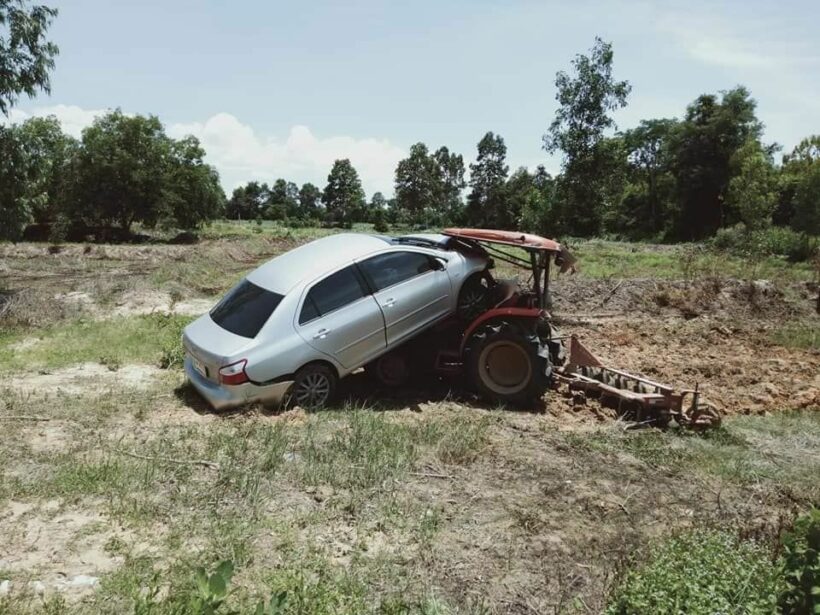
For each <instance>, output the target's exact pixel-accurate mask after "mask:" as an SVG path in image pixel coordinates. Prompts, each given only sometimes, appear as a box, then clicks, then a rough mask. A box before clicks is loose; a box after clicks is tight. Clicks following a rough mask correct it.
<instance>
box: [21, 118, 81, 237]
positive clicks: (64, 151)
mask: <svg viewBox="0 0 820 615" xmlns="http://www.w3.org/2000/svg"><path fill="white" fill-rule="evenodd" d="M19 134H20V138H21V143H22V146H23V147H24V149H25V151H26V158H27V165H28V171H27V182H26V194H27V198H28V200H29V203H30V205H31V214H32V217H33V219H34V221H35V222H37V223H38V224H52V223H54V222H55V221H56V219H57V217H58V216H59V215H61V214H62V213H63V212H64V211H65V210H66V206H67V204H66V194H67V193H69V191H70V190H71V181H72V179H73V174H74V168H73V162H74V157H75V156H76V155H77V152H78V150H79V143H78V142H77V140H76V139H74V138H72V137H70V136H68V135H66V134H65V133H64V132H63V130H62V127H61V126H60V122H59V121H58V120H57V118H56V117H54V116H49V117H44V118H43V117H33V118H30V119H28V120H26V121H25V122H23V124H22V125H21V126H20V130H19Z"/></svg>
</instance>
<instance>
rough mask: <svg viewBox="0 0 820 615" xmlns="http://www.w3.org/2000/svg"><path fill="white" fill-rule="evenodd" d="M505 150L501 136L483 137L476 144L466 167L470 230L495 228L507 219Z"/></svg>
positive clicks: (489, 135)
mask: <svg viewBox="0 0 820 615" xmlns="http://www.w3.org/2000/svg"><path fill="white" fill-rule="evenodd" d="M506 159H507V146H506V145H505V144H504V139H503V138H501V135H495V134H493V133H492V132H488V133H487V134H485V135H484V136H483V137H482V138H481V141H479V142H478V157H477V158H476V161H475V163H471V164H470V182H469V185H470V189H471V190H470V194H468V195H467V211H466V216H467V221H468V223H469V224H471V225H473V226H489V227H494V226H498V225H499V223H500V222H501V221H502V220H504V219H506V218H507V217H508V216H507V215H506V214H505V213H504V212H503V210H504V208H505V205H506V204H505V196H504V187H505V185H506V182H507V173H508V171H509V167H508V166H507V164H506Z"/></svg>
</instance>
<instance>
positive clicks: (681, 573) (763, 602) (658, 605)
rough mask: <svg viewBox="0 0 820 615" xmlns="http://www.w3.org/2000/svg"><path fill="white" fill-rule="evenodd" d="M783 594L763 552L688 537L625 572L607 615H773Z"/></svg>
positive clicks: (707, 535) (716, 535)
mask: <svg viewBox="0 0 820 615" xmlns="http://www.w3.org/2000/svg"><path fill="white" fill-rule="evenodd" d="M782 588H783V580H782V573H781V570H780V568H779V566H777V565H775V564H773V563H772V561H771V558H770V557H769V555H768V553H767V552H766V550H765V549H763V548H762V547H761V546H759V545H757V544H756V543H753V542H742V541H740V540H739V539H737V538H736V537H734V536H733V535H731V534H728V533H726V532H721V531H704V530H699V531H690V532H686V533H683V534H680V535H678V536H675V537H673V538H671V539H668V540H667V541H665V542H663V543H661V544H659V545H658V546H657V548H655V549H653V550H652V552H651V555H650V557H649V559H648V560H647V561H646V562H645V563H644V564H643V565H642V566H640V567H638V568H636V569H634V570H631V571H629V572H628V573H627V574H626V576H625V577H624V578H623V580H622V583H621V584H620V586H619V587H618V588H617V589H616V590H615V592H614V594H613V596H612V599H611V602H610V605H609V607H608V608H607V611H606V613H608V614H609V615H626V614H630V615H631V614H635V613H647V614H648V613H652V614H653V615H655V614H657V615H663V614H666V613H669V614H677V613H748V614H752V613H761V614H763V613H766V614H768V613H773V612H775V610H776V605H777V600H778V595H779V594H780V591H781V590H782Z"/></svg>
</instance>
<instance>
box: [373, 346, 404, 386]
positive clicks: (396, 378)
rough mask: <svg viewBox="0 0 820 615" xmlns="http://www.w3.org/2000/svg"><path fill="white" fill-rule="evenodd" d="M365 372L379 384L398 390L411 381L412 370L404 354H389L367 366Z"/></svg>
mask: <svg viewBox="0 0 820 615" xmlns="http://www.w3.org/2000/svg"><path fill="white" fill-rule="evenodd" d="M365 372H367V374H368V375H369V376H371V377H372V378H374V379H375V380H376V381H377V382H378V383H379V384H381V385H383V386H386V387H389V388H398V387H400V386H404V385H405V384H407V383H408V382H409V381H410V377H411V375H412V374H411V370H410V362H409V361H408V357H407V356H406V354H405V353H403V352H396V351H394V352H388V353H387V354H384V355H382V356H380V357H379V358H378V359H376V360H375V361H372V362H371V363H368V364H367V366H365Z"/></svg>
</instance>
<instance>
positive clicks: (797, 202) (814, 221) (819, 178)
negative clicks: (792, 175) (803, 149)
mask: <svg viewBox="0 0 820 615" xmlns="http://www.w3.org/2000/svg"><path fill="white" fill-rule="evenodd" d="M792 226H793V227H794V229H795V230H797V231H801V232H803V233H806V234H808V235H820V161H818V162H815V163H814V164H813V165H811V167H810V168H809V169H808V170H807V171H806V173H805V174H804V176H803V177H802V178H801V180H800V183H798V185H797V189H796V190H795V195H794V218H793V219H792Z"/></svg>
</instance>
